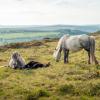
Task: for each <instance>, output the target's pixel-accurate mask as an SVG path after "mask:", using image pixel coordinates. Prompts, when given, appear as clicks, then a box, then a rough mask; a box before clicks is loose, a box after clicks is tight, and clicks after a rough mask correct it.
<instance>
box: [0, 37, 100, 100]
mask: <svg viewBox="0 0 100 100" xmlns="http://www.w3.org/2000/svg"><path fill="white" fill-rule="evenodd" d="M15 45H16V46H17V47H18V48H15ZM15 45H13V44H12V45H11V47H10V46H8V47H7V46H6V47H5V48H1V49H0V66H1V68H0V100H38V99H39V100H99V99H100V74H99V71H100V69H99V68H98V67H100V66H94V65H88V64H87V62H86V61H87V53H86V52H85V51H84V50H82V51H80V52H77V53H71V54H70V63H69V64H64V63H63V60H61V61H60V62H59V63H57V62H55V61H54V59H53V58H52V53H53V50H54V48H55V46H56V45H57V41H52V42H50V41H41V42H30V43H22V44H21V46H22V48H21V46H20V44H15ZM38 45H39V46H38ZM13 51H19V52H20V53H21V54H22V56H23V57H24V58H25V60H26V62H28V61H30V60H36V61H40V62H42V63H47V62H49V61H50V62H51V66H50V67H48V68H39V69H35V70H34V69H33V70H14V69H11V68H7V67H2V66H4V65H7V64H8V60H9V57H10V55H11V54H12V52H13ZM96 56H97V58H98V60H99V61H100V37H99V36H98V37H97V38H96ZM61 59H63V58H61Z"/></svg>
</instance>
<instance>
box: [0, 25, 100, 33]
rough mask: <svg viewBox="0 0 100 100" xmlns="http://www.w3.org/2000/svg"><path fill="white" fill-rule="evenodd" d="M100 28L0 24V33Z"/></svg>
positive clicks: (92, 26)
mask: <svg viewBox="0 0 100 100" xmlns="http://www.w3.org/2000/svg"><path fill="white" fill-rule="evenodd" d="M99 30H100V25H84V26H76V25H49V26H46V25H45V26H39V25H21V26H0V33H22V32H64V33H65V32H66V33H69V34H71V33H72V34H74V33H77V32H78V33H80V34H82V33H90V32H96V31H99Z"/></svg>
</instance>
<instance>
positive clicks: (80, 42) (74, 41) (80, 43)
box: [53, 34, 98, 64]
mask: <svg viewBox="0 0 100 100" xmlns="http://www.w3.org/2000/svg"><path fill="white" fill-rule="evenodd" d="M81 49H85V50H86V51H87V52H88V57H89V59H88V63H89V64H91V63H93V62H94V63H95V64H98V61H97V60H96V57H95V39H94V37H93V36H88V35H86V34H83V35H75V36H70V35H68V34H67V35H64V36H62V37H61V38H60V40H59V42H58V45H57V47H56V49H55V51H54V54H53V57H54V58H55V59H56V61H59V60H60V57H61V51H62V50H63V52H64V63H68V55H69V51H73V52H76V51H79V50H81Z"/></svg>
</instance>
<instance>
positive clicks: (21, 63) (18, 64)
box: [9, 52, 50, 69]
mask: <svg viewBox="0 0 100 100" xmlns="http://www.w3.org/2000/svg"><path fill="white" fill-rule="evenodd" d="M49 65H50V63H48V64H42V63H40V62H36V61H30V62H29V63H27V64H25V60H24V59H23V58H22V57H21V55H20V54H19V53H18V52H14V53H13V54H12V55H11V59H10V62H9V66H10V67H11V68H14V69H17V68H19V69H35V68H39V67H48V66H49Z"/></svg>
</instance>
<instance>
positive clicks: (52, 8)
mask: <svg viewBox="0 0 100 100" xmlns="http://www.w3.org/2000/svg"><path fill="white" fill-rule="evenodd" d="M53 24H66V25H87V24H89V25H91V24H100V0H0V25H53Z"/></svg>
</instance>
